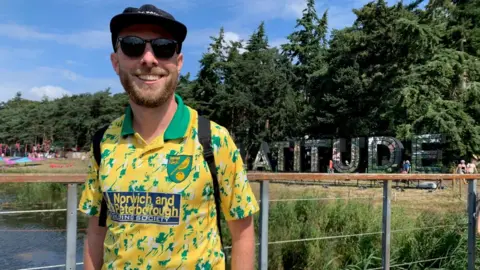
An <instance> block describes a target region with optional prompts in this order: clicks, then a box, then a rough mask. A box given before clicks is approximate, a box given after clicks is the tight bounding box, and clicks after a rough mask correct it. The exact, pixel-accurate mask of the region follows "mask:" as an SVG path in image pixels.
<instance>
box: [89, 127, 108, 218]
mask: <svg viewBox="0 0 480 270" xmlns="http://www.w3.org/2000/svg"><path fill="white" fill-rule="evenodd" d="M107 128H108V126H105V127H103V128H101V129H99V130H98V131H97V132H95V134H94V135H93V138H92V144H93V156H94V157H95V161H96V162H97V165H98V166H99V167H100V162H101V161H102V153H101V150H100V143H101V142H102V139H103V134H105V131H106V130H107ZM97 177H98V175H97ZM106 223H107V202H106V201H105V198H103V199H102V206H101V207H100V218H99V221H98V225H99V226H101V227H105V226H106Z"/></svg>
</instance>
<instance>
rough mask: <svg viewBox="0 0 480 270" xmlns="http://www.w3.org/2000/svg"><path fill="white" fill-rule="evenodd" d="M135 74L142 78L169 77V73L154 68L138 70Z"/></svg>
mask: <svg viewBox="0 0 480 270" xmlns="http://www.w3.org/2000/svg"><path fill="white" fill-rule="evenodd" d="M133 74H134V75H135V76H140V75H159V76H167V75H168V71H167V70H165V69H163V68H159V67H154V68H149V69H141V68H138V69H135V70H134V71H133Z"/></svg>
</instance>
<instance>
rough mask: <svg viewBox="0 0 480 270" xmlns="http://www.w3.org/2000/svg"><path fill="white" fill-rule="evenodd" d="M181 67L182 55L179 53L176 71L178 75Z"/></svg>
mask: <svg viewBox="0 0 480 270" xmlns="http://www.w3.org/2000/svg"><path fill="white" fill-rule="evenodd" d="M182 67H183V53H180V54H179V55H178V56H177V71H178V74H180V71H181V70H182Z"/></svg>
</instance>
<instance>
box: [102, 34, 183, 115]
mask: <svg viewBox="0 0 480 270" xmlns="http://www.w3.org/2000/svg"><path fill="white" fill-rule="evenodd" d="M127 36H136V37H140V38H142V39H147V40H150V39H154V38H165V39H171V38H172V37H171V35H170V34H168V33H167V32H166V31H165V30H163V29H162V28H161V27H159V26H156V25H134V26H131V27H128V28H125V29H124V30H123V31H122V32H120V34H119V37H127ZM117 48H118V50H117V52H116V53H112V54H111V57H110V58H111V61H112V66H113V68H114V70H115V72H116V73H117V74H118V75H119V77H120V81H121V83H122V85H123V88H124V89H125V91H126V92H127V94H128V95H129V97H130V100H131V101H132V102H134V103H135V104H137V105H139V106H142V107H146V108H156V107H159V106H161V105H163V104H165V102H167V101H168V100H169V99H170V98H171V97H172V96H173V94H174V92H175V89H176V87H177V82H178V75H179V73H180V70H181V68H182V65H183V55H182V54H181V53H180V54H177V53H175V54H174V55H173V56H172V57H170V58H168V59H164V58H157V57H156V56H155V54H154V51H153V50H152V46H151V44H150V43H147V44H146V47H145V51H144V52H143V54H141V55H140V56H138V57H130V56H128V55H126V53H125V52H124V51H122V49H121V47H120V44H119V43H117Z"/></svg>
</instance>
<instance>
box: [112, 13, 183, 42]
mask: <svg viewBox="0 0 480 270" xmlns="http://www.w3.org/2000/svg"><path fill="white" fill-rule="evenodd" d="M134 24H155V25H160V26H162V27H163V28H164V29H165V30H166V31H167V32H169V33H170V34H171V35H172V37H173V39H175V40H176V41H177V42H178V44H179V48H181V44H182V43H183V41H184V40H185V38H186V36H187V27H186V26H185V25H184V24H182V23H181V22H179V21H177V20H175V18H174V17H173V16H172V15H171V14H169V13H168V12H166V11H164V10H161V9H159V8H157V7H155V6H154V5H143V6H141V7H140V8H134V7H128V8H126V9H125V10H124V11H123V13H121V14H118V15H116V16H115V17H113V18H112V20H111V21H110V32H111V33H112V46H113V50H115V43H116V41H117V38H118V33H120V31H121V30H122V29H124V28H126V27H128V26H131V25H134Z"/></svg>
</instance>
